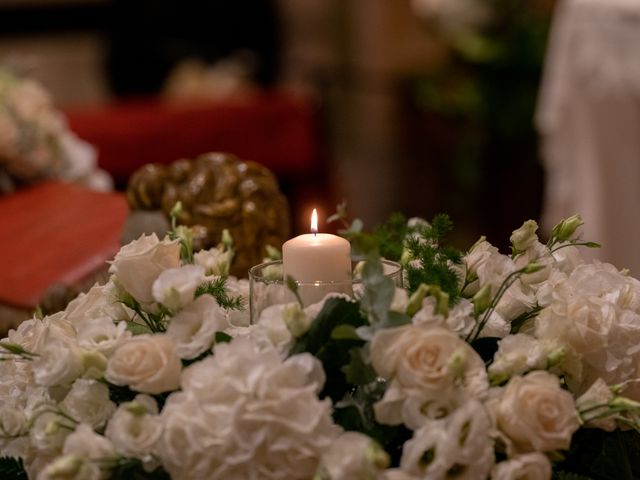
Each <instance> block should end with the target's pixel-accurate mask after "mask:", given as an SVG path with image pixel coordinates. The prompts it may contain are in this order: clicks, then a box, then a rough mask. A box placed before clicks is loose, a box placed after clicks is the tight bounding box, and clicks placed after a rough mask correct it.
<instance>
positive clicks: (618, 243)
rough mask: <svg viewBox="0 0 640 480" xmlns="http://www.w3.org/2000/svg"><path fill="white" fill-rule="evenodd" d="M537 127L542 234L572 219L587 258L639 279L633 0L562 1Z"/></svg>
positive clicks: (636, 19) (637, 45)
mask: <svg viewBox="0 0 640 480" xmlns="http://www.w3.org/2000/svg"><path fill="white" fill-rule="evenodd" d="M536 124H537V127H538V130H539V132H540V133H541V136H542V156H543V161H544V166H545V169H546V175H547V177H546V190H545V204H544V208H543V219H542V224H543V228H544V229H546V230H547V232H548V231H549V229H550V227H551V226H552V225H553V224H554V223H555V222H557V221H558V220H559V219H560V218H563V217H567V216H569V215H572V214H574V213H579V214H581V215H582V217H583V218H584V220H585V222H586V224H585V227H584V230H583V232H584V233H583V237H584V238H585V239H587V240H593V241H596V242H599V243H602V244H603V248H602V249H600V250H599V251H593V252H589V253H590V254H591V255H594V256H596V257H597V258H600V259H602V260H603V261H608V262H611V263H614V264H615V265H616V266H618V267H620V268H629V269H630V270H631V272H632V274H634V275H639V274H640V0H560V2H559V3H558V4H557V7H556V12H555V16H554V21H553V28H552V33H551V38H550V43H549V47H548V51H547V58H546V64H545V72H544V78H543V82H542V88H541V93H540V98H539V104H538V111H537V118H536Z"/></svg>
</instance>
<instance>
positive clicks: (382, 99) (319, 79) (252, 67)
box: [0, 0, 554, 246]
mask: <svg viewBox="0 0 640 480" xmlns="http://www.w3.org/2000/svg"><path fill="white" fill-rule="evenodd" d="M553 6H554V2H553V1H552V0H529V1H514V0H511V1H506V0H504V1H499V0H477V1H470V0H463V1H450V2H442V1H435V0H422V1H420V0H415V1H413V2H411V1H409V0H392V1H391V0H305V1H296V0H271V1H268V0H234V1H227V2H220V1H197V0H187V1H185V0H181V1H172V0H1V1H0V59H2V60H3V61H4V62H5V63H7V62H8V63H11V64H13V65H16V66H17V68H19V69H20V70H22V71H26V72H27V73H28V74H29V75H30V76H32V77H34V78H36V79H37V80H39V81H40V82H41V83H42V84H43V85H44V86H45V87H46V88H47V89H48V90H49V91H50V93H51V95H52V97H53V100H54V102H55V104H56V105H57V106H59V107H60V108H61V109H62V110H63V111H64V112H65V113H67V115H68V116H69V122H70V126H71V128H72V129H73V130H74V131H76V133H77V134H78V135H79V136H80V138H83V139H84V140H87V141H88V142H89V143H92V144H93V145H94V146H96V148H97V150H98V163H99V165H100V167H101V168H103V169H106V170H107V171H108V172H109V170H110V169H111V170H112V171H110V172H109V173H111V174H112V175H114V178H115V183H116V187H117V188H123V187H124V186H125V185H126V181H127V180H128V177H127V175H128V174H130V172H131V171H132V170H133V169H134V168H133V166H131V168H127V167H126V165H125V166H124V168H123V166H122V165H117V166H110V165H109V162H110V161H111V160H109V159H108V158H106V156H105V157H104V158H101V154H102V153H101V152H103V153H104V152H107V153H104V155H108V154H109V148H111V147H110V146H109V145H108V143H109V142H113V141H115V140H114V139H113V138H111V137H110V138H104V137H105V136H106V135H107V134H106V133H105V132H107V131H111V130H113V126H112V125H111V124H112V123H120V130H118V134H119V135H120V139H121V140H123V138H124V136H126V135H128V134H130V135H131V136H135V135H138V136H140V135H142V134H141V133H140V132H137V130H139V129H140V126H139V125H137V124H136V123H137V122H136V120H135V118H136V117H135V116H134V117H127V116H126V113H123V110H122V108H118V109H116V108H115V107H114V105H116V106H120V105H122V104H123V102H125V101H130V100H131V99H136V100H138V99H153V100H154V101H157V102H177V101H188V100H193V99H198V98H206V99H207V100H211V101H213V102H218V103H220V104H221V106H222V107H224V104H225V102H226V103H229V102H231V103H232V104H234V103H233V102H235V104H237V103H238V102H242V101H244V102H245V105H248V104H250V103H251V102H252V101H254V102H255V114H254V117H260V115H261V113H260V108H265V107H264V105H262V104H260V102H259V101H255V98H257V97H260V95H263V94H268V95H271V94H274V95H277V98H278V100H279V101H280V100H282V101H283V102H285V103H286V102H294V105H295V109H294V110H295V112H294V113H293V114H291V113H287V111H286V109H284V110H283V112H282V116H283V117H282V119H278V117H277V115H275V116H271V117H269V120H268V121H269V123H271V124H273V123H276V124H280V125H289V124H290V130H291V131H290V132H280V133H279V135H280V136H281V142H280V144H279V145H278V147H277V148H278V149H279V150H278V153H274V154H272V156H273V155H276V154H277V155H280V160H281V162H280V163H286V165H280V163H279V162H278V159H273V158H269V155H263V153H264V150H265V149H267V148H269V145H266V146H263V145H261V144H260V142H261V141H263V140H261V139H260V138H257V137H256V138H255V139H254V138H252V137H251V132H252V131H253V130H254V129H255V128H256V127H255V126H253V127H246V132H248V133H247V135H246V136H244V135H243V133H242V132H243V129H245V127H244V126H243V124H242V123H237V122H235V120H233V119H231V120H230V121H229V123H228V124H227V130H226V131H225V132H224V133H226V135H227V138H228V137H229V135H231V136H235V137H238V136H239V137H240V138H241V140H242V141H241V142H239V143H240V144H241V148H240V150H243V151H235V152H234V151H232V152H231V153H236V154H238V155H240V156H241V157H242V158H245V159H247V160H256V161H259V162H262V163H265V164H266V165H267V166H268V167H270V168H272V169H273V171H274V173H276V175H277V176H278V178H279V180H280V182H281V185H282V188H283V190H284V192H285V193H286V194H287V195H288V196H289V197H290V202H291V204H292V210H293V215H294V229H295V230H296V233H299V231H300V230H302V229H304V228H306V227H304V226H303V225H306V223H307V220H306V218H307V213H306V212H307V211H308V209H309V208H311V205H312V204H313V205H319V206H321V208H322V209H323V210H324V211H323V213H324V215H325V216H328V215H329V214H330V213H332V209H333V207H334V206H335V204H336V203H337V202H339V201H342V200H345V201H346V202H347V203H348V208H349V211H350V212H351V214H352V215H353V216H358V217H360V218H362V219H363V220H364V221H365V225H367V226H368V227H373V226H374V225H375V224H377V223H379V222H381V221H383V220H385V219H386V218H387V217H388V215H389V214H390V213H392V212H394V211H402V212H404V213H405V214H406V215H408V216H413V215H419V216H424V217H427V218H430V217H431V216H433V215H434V214H435V213H438V212H446V213H448V214H449V215H450V216H451V217H452V219H453V221H454V223H455V225H456V232H457V233H456V237H455V238H453V241H454V243H458V244H459V245H464V246H467V245H469V244H470V243H473V241H474V240H475V239H476V238H477V237H478V236H479V235H480V234H485V235H487V236H488V237H489V239H490V240H491V241H494V242H495V243H496V244H502V245H504V244H506V242H508V236H509V234H510V232H511V230H512V229H514V228H516V227H517V226H519V224H520V223H521V222H522V221H523V220H524V219H527V218H534V219H538V218H540V213H541V206H542V198H543V188H544V182H543V169H542V166H541V162H540V160H539V155H538V152H539V149H538V137H537V134H536V132H535V128H534V123H533V118H534V111H535V105H536V98H537V95H538V91H539V85H540V79H541V72H542V67H543V60H544V53H545V48H546V42H547V38H548V32H549V25H550V20H551V16H552V11H553ZM252 99H254V100H252ZM287 105H290V104H287ZM247 108H248V107H247ZM249 110H250V109H249ZM88 112H89V113H88ZM301 112H302V113H301ZM109 115H111V117H109ZM149 115H150V116H153V113H150V114H149ZM286 115H289V116H290V117H291V118H289V119H287V118H285V117H286ZM292 115H293V117H292ZM247 116H248V117H251V116H252V113H251V112H250V111H249V113H248V114H247ZM243 118H244V117H243ZM123 119H125V120H126V121H128V122H131V124H130V125H128V126H126V128H125V127H123V126H122V122H123V121H125V120H123ZM245 120H246V121H247V122H252V121H253V122H254V123H255V121H254V120H253V119H252V118H248V120H247V119H245ZM234 122H235V123H234ZM223 123H224V122H223ZM216 128H218V129H220V128H224V126H218V127H216ZM266 128H267V129H268V128H273V125H272V126H271V127H268V126H267V127H266ZM283 128H284V127H283ZM232 130H235V131H232ZM175 132H176V134H175V136H174V138H172V135H169V136H166V135H164V136H163V137H162V138H156V139H154V140H155V143H156V144H157V143H158V142H162V143H164V144H165V145H166V146H168V147H166V148H168V149H169V150H170V151H171V147H170V146H169V145H170V144H171V143H172V142H178V143H188V142H189V139H188V137H185V134H184V132H182V131H180V129H179V128H176V129H175ZM147 133H148V132H147ZM101 135H102V136H101ZM114 135H115V134H114ZM216 135H218V136H219V134H218V133H215V132H213V133H212V134H211V136H212V137H215V136H216ZM147 136H148V135H147ZM251 142H254V148H253V149H251V148H248V146H249V144H250V143H251ZM227 143H228V144H229V145H226V144H224V142H222V145H221V146H220V148H221V149H225V148H226V149H229V148H234V147H235V145H234V144H230V142H227ZM288 144H290V145H291V149H290V151H289V152H288V153H287V152H286V150H287V145H288ZM300 145H302V147H301V146H300ZM213 146H215V145H213ZM227 147H228V148H227ZM274 148H275V147H272V150H273V149H274ZM296 149H297V150H296ZM187 150H188V149H187ZM293 150H295V151H296V153H295V154H293V153H292V151H293ZM280 151H285V152H284V153H279V152H280ZM245 152H248V155H251V156H253V157H259V158H247V157H248V155H247V153H245ZM255 152H258V153H255ZM261 152H262V153H261ZM178 153H180V151H179V150H176V155H177V154H178ZM192 153H194V152H191V151H186V152H184V155H188V154H192ZM201 153H204V152H201ZM157 155H160V156H161V152H160V153H157ZM289 157H290V158H289ZM283 158H284V160H282V159H283ZM144 160H145V161H155V160H156V159H155V158H154V157H153V156H150V157H145V158H144ZM137 161H141V160H140V159H137ZM162 161H165V159H162ZM122 162H126V159H124V158H120V163H122ZM270 163H271V164H270ZM296 163H297V164H298V166H297V167H296ZM136 165H137V163H136ZM114 172H115V173H114Z"/></svg>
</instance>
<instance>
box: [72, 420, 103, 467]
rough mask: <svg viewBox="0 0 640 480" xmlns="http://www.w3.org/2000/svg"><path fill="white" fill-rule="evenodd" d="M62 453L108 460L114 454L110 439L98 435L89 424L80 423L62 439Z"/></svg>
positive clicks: (88, 458)
mask: <svg viewBox="0 0 640 480" xmlns="http://www.w3.org/2000/svg"><path fill="white" fill-rule="evenodd" d="M62 453H63V454H64V455H75V456H77V457H80V458H84V459H86V460H101V461H105V460H109V459H111V458H114V457H115V456H116V450H115V448H114V446H113V444H112V443H111V440H109V439H108V438H105V437H103V436H102V435H98V434H97V433H96V432H94V431H93V428H91V426H90V425H87V424H86V423H81V424H80V425H78V426H77V427H76V429H75V430H74V431H73V433H71V434H69V436H68V437H67V438H66V439H65V441H64V447H63V448H62Z"/></svg>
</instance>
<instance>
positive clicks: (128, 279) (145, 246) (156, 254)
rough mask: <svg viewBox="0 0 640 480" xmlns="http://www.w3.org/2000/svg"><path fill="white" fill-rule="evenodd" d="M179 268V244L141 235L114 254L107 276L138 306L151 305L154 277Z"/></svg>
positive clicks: (153, 236)
mask: <svg viewBox="0 0 640 480" xmlns="http://www.w3.org/2000/svg"><path fill="white" fill-rule="evenodd" d="M179 265H180V244H179V242H178V241H176V240H162V241H160V240H158V237H157V236H156V234H155V233H153V234H151V235H142V236H141V237H140V238H138V239H137V240H134V241H133V242H131V243H129V244H128V245H125V246H124V247H122V248H121V249H120V251H119V252H118V253H117V254H116V256H115V258H114V259H113V262H112V263H111V267H110V268H109V273H113V274H115V275H116V277H117V279H118V282H120V284H121V285H122V287H123V288H124V289H125V290H126V291H127V293H129V294H130V295H131V296H132V297H133V298H135V299H136V300H137V301H138V302H140V303H142V304H150V303H152V302H153V293H152V290H151V288H152V286H153V282H155V280H156V279H157V278H158V276H159V275H160V274H161V273H162V272H164V271H165V270H167V269H169V268H176V267H178V266H179Z"/></svg>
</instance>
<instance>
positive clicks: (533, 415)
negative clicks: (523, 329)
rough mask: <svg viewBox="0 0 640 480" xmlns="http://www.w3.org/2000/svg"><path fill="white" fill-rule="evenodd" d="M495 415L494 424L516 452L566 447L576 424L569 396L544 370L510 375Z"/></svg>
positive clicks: (552, 376)
mask: <svg viewBox="0 0 640 480" xmlns="http://www.w3.org/2000/svg"><path fill="white" fill-rule="evenodd" d="M496 415H497V422H498V427H499V428H500V429H501V430H502V431H503V432H504V433H505V434H506V435H507V436H508V437H509V438H510V439H511V440H512V441H513V444H514V446H515V447H516V449H517V450H518V451H520V452H529V451H532V450H537V451H542V452H548V451H552V450H561V449H567V448H569V445H570V444H571V436H572V435H573V433H574V432H575V431H576V430H577V429H578V428H579V427H580V421H579V419H578V414H577V411H576V408H575V403H574V401H573V397H572V396H571V394H570V393H569V392H567V391H566V390H563V389H562V388H561V387H560V381H559V380H558V377H556V376H555V375H552V374H550V373H548V372H545V371H535V372H531V373H529V374H527V375H526V376H524V377H512V378H511V379H510V380H509V383H508V384H507V386H506V388H505V389H504V391H503V395H502V398H501V399H500V403H499V404H498V406H497V412H496Z"/></svg>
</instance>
